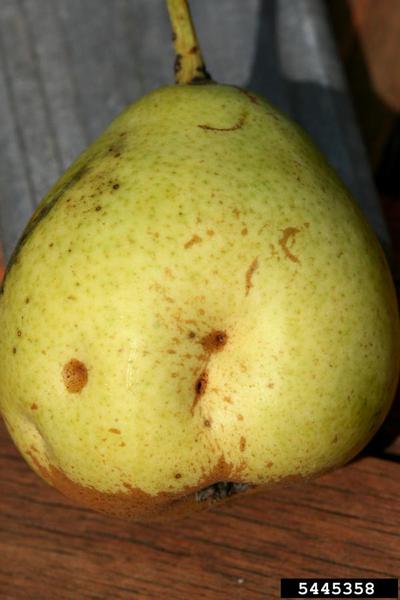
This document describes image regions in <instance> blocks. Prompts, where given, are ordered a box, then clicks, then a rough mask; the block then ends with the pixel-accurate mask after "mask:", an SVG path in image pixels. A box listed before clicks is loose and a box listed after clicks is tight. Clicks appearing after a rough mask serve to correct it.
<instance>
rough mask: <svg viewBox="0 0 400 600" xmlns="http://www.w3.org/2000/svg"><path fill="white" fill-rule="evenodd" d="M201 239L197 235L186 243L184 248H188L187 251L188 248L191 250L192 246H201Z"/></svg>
mask: <svg viewBox="0 0 400 600" xmlns="http://www.w3.org/2000/svg"><path fill="white" fill-rule="evenodd" d="M201 241H202V240H201V237H200V236H198V235H197V234H195V235H193V236H192V237H191V238H190V240H189V241H188V242H186V244H185V245H184V248H186V250H187V249H188V248H191V247H192V246H194V244H199V243H200V242H201Z"/></svg>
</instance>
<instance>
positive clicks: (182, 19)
mask: <svg viewBox="0 0 400 600" xmlns="http://www.w3.org/2000/svg"><path fill="white" fill-rule="evenodd" d="M167 7H168V12H169V18H170V20H171V26H172V41H173V42H174V47H175V53H176V59H175V81H176V83H178V84H187V83H207V82H210V81H211V77H210V75H209V74H208V73H207V70H206V67H205V64H204V60H203V56H202V54H201V50H200V46H199V42H198V39H197V35H196V31H195V28H194V26H193V21H192V17H191V14H190V9H189V4H188V1H187V0H167Z"/></svg>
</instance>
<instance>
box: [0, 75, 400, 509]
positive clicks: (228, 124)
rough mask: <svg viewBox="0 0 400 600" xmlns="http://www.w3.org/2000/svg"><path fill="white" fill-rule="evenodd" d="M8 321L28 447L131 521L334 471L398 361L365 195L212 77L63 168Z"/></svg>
mask: <svg viewBox="0 0 400 600" xmlns="http://www.w3.org/2000/svg"><path fill="white" fill-rule="evenodd" d="M0 328H1V331H2V344H1V347H0V402H1V410H2V413H3V415H4V419H5V422H6V424H7V427H8V430H9V432H10V434H11V436H12V438H13V439H14V441H15V443H16V445H17V447H18V448H19V450H20V451H21V453H22V455H23V456H24V457H25V459H26V460H27V462H28V463H29V464H30V465H31V467H32V468H33V469H34V470H35V471H36V472H37V473H38V474H39V475H41V476H42V477H43V478H44V479H45V480H47V481H48V482H49V483H50V484H52V485H54V486H56V487H57V488H59V489H60V490H61V491H62V492H63V493H65V494H66V495H68V496H70V497H71V498H74V499H76V500H78V501H79V502H81V503H83V504H85V505H87V506H90V507H93V508H95V509H97V510H100V511H103V512H106V513H111V514H114V515H117V516H121V517H127V518H132V519H144V518H150V517H156V516H159V515H161V516H162V515H167V514H172V513H173V512H174V511H175V512H176V511H179V510H180V508H181V507H185V508H187V507H189V508H190V509H196V508H201V507H203V506H206V505H209V504H212V503H213V502H214V501H215V500H216V499H218V498H219V497H225V496H227V495H229V494H230V493H234V492H236V491H242V490H246V489H255V488H258V487H263V486H268V485H272V484H274V483H277V482H281V481H285V480H288V479H292V478H301V479H303V478H308V477H312V476H315V475H316V474H318V473H321V472H323V471H326V470H330V469H333V468H334V467H336V466H338V465H341V464H343V463H344V462H346V461H347V460H349V459H350V458H351V457H352V456H353V455H354V454H355V453H356V452H357V451H358V450H359V449H361V448H362V447H363V446H364V445H365V444H366V442H367V441H368V440H369V439H370V437H371V436H372V435H373V433H374V432H375V431H376V429H377V428H378V427H379V425H380V424H381V423H382V421H383V419H384V417H385V415H386V414H387V412H388V409H389V407H390V404H391V401H392V398H393V395H394V390H395V386H396V383H397V377H398V371H399V356H400V353H399V337H400V336H399V318H398V312H397V305H396V298H395V293H394V288H393V284H392V280H391V276H390V272H389V269H388V266H387V264H386V261H385V258H384V255H383V252H382V250H381V248H380V246H379V244H378V242H377V240H376V238H375V235H374V233H373V232H372V231H371V229H370V227H369V225H368V224H367V223H366V221H365V219H364V217H363V216H362V214H361V212H360V210H359V209H358V208H357V206H356V204H355V203H354V201H353V200H352V199H351V198H350V196H349V193H348V192H347V190H346V189H345V187H344V186H343V184H342V183H341V182H340V180H339V179H338V177H337V176H336V174H335V173H334V171H333V170H332V169H331V168H330V167H329V165H328V164H327V162H326V161H325V159H324V158H323V156H322V155H321V154H320V152H319V151H318V149H317V148H316V147H315V145H314V144H313V143H312V142H311V141H310V139H309V138H308V137H307V136H306V135H305V133H304V132H303V131H302V130H301V129H300V128H299V127H298V126H297V125H295V124H294V123H293V122H291V121H290V120H288V119H287V118H286V117H284V116H283V115H282V114H281V113H280V112H278V111H277V110H276V109H275V108H273V107H272V106H271V105H270V104H269V103H267V102H266V101H265V100H263V99H262V98H260V97H259V96H256V95H254V94H252V93H249V92H247V91H244V90H241V89H239V88H235V87H231V86H224V85H216V84H208V85H192V86H191V85H180V86H169V87H164V88H161V89H159V90H157V91H155V92H153V93H151V94H149V95H147V96H145V97H144V98H142V99H141V100H140V101H139V102H137V103H135V104H134V105H132V106H130V107H129V108H128V109H127V110H126V111H125V112H124V113H123V114H122V115H121V116H120V117H118V118H117V119H116V120H115V121H114V122H113V123H112V124H111V126H110V127H109V128H108V129H107V130H106V131H105V132H104V133H103V134H102V135H101V136H100V138H99V139H98V140H97V141H96V142H95V143H94V144H93V145H92V146H91V147H90V148H89V149H88V150H87V151H85V152H84V153H83V154H82V155H81V157H79V158H78V160H77V161H76V162H75V163H74V164H73V165H72V166H71V167H70V168H69V169H68V171H67V172H66V173H65V175H63V177H61V179H60V180H59V182H58V183H57V184H56V185H55V186H54V188H53V189H52V190H51V191H50V192H49V194H48V195H47V196H46V197H45V198H44V200H43V201H42V203H41V205H40V206H39V208H38V209H37V211H36V213H35V214H34V216H33V217H32V220H31V221H30V223H29V224H28V226H27V228H26V231H25V233H24V234H23V236H22V238H21V240H20V243H19V245H18V247H17V249H16V251H15V253H14V256H13V258H12V260H11V262H10V264H9V268H8V272H7V276H6V279H5V282H4V288H3V293H2V296H1V300H0ZM219 482H232V483H231V484H229V486H228V483H226V484H223V483H221V484H220V483H219ZM233 483H235V484H237V485H236V486H234V485H233ZM218 485H219V487H218ZM221 485H222V487H221ZM224 485H225V487H223V486H224ZM227 486H228V487H227ZM218 490H219V492H218ZM221 490H222V491H221ZM217 492H218V493H217Z"/></svg>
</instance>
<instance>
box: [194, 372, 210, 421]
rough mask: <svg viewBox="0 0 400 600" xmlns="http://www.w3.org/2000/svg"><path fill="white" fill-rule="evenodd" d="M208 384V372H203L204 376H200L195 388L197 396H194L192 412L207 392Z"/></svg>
mask: <svg viewBox="0 0 400 600" xmlns="http://www.w3.org/2000/svg"><path fill="white" fill-rule="evenodd" d="M207 384H208V372H207V371H203V372H202V374H201V375H200V377H199V378H198V379H197V381H196V383H195V386H194V391H195V396H194V400H193V403H192V412H193V411H194V409H195V408H196V404H197V403H198V401H199V400H200V398H201V397H202V396H203V395H204V394H205V391H206V389H207Z"/></svg>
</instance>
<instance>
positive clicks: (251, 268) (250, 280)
mask: <svg viewBox="0 0 400 600" xmlns="http://www.w3.org/2000/svg"><path fill="white" fill-rule="evenodd" d="M257 268H258V258H255V259H254V260H253V262H252V263H251V265H250V266H249V268H248V269H247V271H246V296H248V295H249V293H250V290H251V288H252V287H253V275H254V272H255V271H256V269H257Z"/></svg>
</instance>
